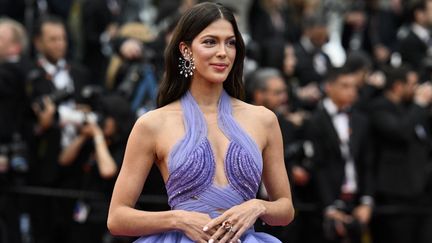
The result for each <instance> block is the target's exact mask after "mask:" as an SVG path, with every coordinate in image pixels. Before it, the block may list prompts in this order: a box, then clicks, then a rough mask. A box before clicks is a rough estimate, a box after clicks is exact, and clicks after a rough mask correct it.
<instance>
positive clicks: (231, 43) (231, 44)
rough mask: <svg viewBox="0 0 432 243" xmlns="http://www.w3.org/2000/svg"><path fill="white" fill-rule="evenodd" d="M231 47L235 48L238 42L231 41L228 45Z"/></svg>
mask: <svg viewBox="0 0 432 243" xmlns="http://www.w3.org/2000/svg"><path fill="white" fill-rule="evenodd" d="M227 44H228V45H229V46H235V44H236V41H235V40H229V41H228V43H227Z"/></svg>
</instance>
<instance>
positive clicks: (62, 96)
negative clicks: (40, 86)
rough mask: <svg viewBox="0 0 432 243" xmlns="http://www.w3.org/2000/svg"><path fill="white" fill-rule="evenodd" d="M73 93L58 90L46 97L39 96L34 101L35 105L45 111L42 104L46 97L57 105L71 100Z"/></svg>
mask: <svg viewBox="0 0 432 243" xmlns="http://www.w3.org/2000/svg"><path fill="white" fill-rule="evenodd" d="M72 96H73V92H71V91H69V90H67V89H60V90H56V91H54V92H52V93H50V94H48V95H44V96H41V97H39V98H37V99H36V104H38V105H39V107H40V108H41V109H42V110H44V109H45V103H44V101H43V100H44V97H48V98H49V99H50V100H51V101H52V102H53V103H54V104H56V105H58V104H60V103H61V102H63V101H66V100H68V99H70V98H72Z"/></svg>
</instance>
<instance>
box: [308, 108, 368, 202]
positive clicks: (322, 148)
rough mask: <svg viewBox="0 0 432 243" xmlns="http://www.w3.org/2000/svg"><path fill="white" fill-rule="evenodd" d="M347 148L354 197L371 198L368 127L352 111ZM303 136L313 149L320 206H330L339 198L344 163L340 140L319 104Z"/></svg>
mask: <svg viewBox="0 0 432 243" xmlns="http://www.w3.org/2000/svg"><path fill="white" fill-rule="evenodd" d="M350 129H351V135H350V140H349V147H350V152H351V155H352V157H353V158H354V163H355V169H356V173H357V194H358V196H359V198H360V197H362V196H373V190H374V189H373V177H372V167H371V150H370V148H369V145H370V143H369V127H368V123H367V120H366V118H365V117H364V116H363V115H361V114H360V113H358V112H356V111H353V112H352V113H351V114H350ZM307 136H308V137H309V139H310V140H311V141H312V143H313V146H314V151H315V152H314V157H313V162H314V165H315V174H316V177H317V178H316V181H317V188H318V193H319V197H320V200H321V203H322V206H324V207H326V206H330V205H332V204H333V203H334V201H335V200H337V199H339V198H340V194H341V187H342V185H343V180H344V178H345V160H344V158H343V156H342V153H341V149H340V140H339V137H338V134H337V132H336V129H335V128H334V125H333V123H332V119H331V117H330V115H329V114H328V112H327V110H325V108H324V107H323V106H322V105H321V104H320V105H319V107H318V108H317V110H316V111H315V113H314V114H313V115H312V117H311V119H310V120H309V122H308V124H307Z"/></svg>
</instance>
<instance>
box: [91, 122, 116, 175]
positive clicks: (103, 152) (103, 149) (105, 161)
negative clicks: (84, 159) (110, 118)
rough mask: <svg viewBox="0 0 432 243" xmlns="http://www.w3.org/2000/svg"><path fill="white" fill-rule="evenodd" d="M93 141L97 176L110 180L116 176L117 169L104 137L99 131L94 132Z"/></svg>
mask: <svg viewBox="0 0 432 243" xmlns="http://www.w3.org/2000/svg"><path fill="white" fill-rule="evenodd" d="M93 140H94V144H95V150H96V163H97V166H98V170H99V174H100V176H101V177H102V178H104V179H111V178H113V177H114V176H115V175H116V174H117V171H118V167H117V164H116V162H115V161H114V159H113V157H112V156H111V153H110V151H109V149H108V145H107V143H106V140H105V137H104V135H103V133H102V131H101V130H100V129H98V130H97V131H96V132H95V134H94V136H93Z"/></svg>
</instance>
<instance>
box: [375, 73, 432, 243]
mask: <svg viewBox="0 0 432 243" xmlns="http://www.w3.org/2000/svg"><path fill="white" fill-rule="evenodd" d="M386 79H387V81H386V86H385V92H384V95H383V97H381V98H379V99H378V100H376V102H375V103H374V104H373V106H372V109H371V111H372V112H371V123H372V124H371V125H372V129H373V132H374V135H375V136H374V142H375V146H374V148H375V153H376V156H375V169H376V172H375V173H376V178H377V181H376V203H377V205H379V206H387V205H393V206H398V207H402V208H405V207H409V208H412V209H415V210H417V209H421V208H423V207H429V208H430V205H431V202H430V201H429V202H428V201H427V200H428V197H429V200H430V195H427V193H426V184H427V180H428V174H427V171H428V170H427V168H428V165H430V163H431V162H430V158H429V156H430V127H429V126H428V122H429V117H430V111H429V110H428V109H427V107H428V106H429V105H430V104H431V100H432V85H431V84H430V83H424V84H422V85H420V86H418V87H417V79H418V78H417V76H416V75H414V74H413V73H410V72H407V71H406V70H404V69H401V68H399V69H391V70H389V71H387V78H386ZM373 224H374V226H375V227H374V242H377V243H387V242H392V243H410V242H417V243H426V242H430V241H431V239H432V235H431V230H430V229H431V228H432V217H431V215H427V214H413V213H412V212H411V213H410V212H406V211H400V212H396V214H395V213H394V214H388V215H386V214H378V215H377V216H376V220H374V223H373Z"/></svg>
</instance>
